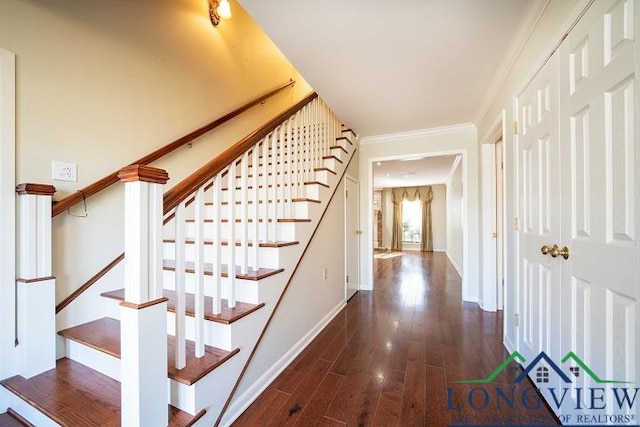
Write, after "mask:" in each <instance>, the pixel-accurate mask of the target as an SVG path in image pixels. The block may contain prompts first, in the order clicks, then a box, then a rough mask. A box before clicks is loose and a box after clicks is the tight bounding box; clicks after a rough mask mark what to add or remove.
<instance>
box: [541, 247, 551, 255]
mask: <svg viewBox="0 0 640 427" xmlns="http://www.w3.org/2000/svg"><path fill="white" fill-rule="evenodd" d="M540 252H542V255H548V254H549V252H551V248H550V247H549V246H547V245H544V246H542V247H541V248H540Z"/></svg>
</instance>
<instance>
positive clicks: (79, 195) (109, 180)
mask: <svg viewBox="0 0 640 427" xmlns="http://www.w3.org/2000/svg"><path fill="white" fill-rule="evenodd" d="M294 83H295V81H294V80H289V81H288V82H287V83H285V84H283V85H280V86H278V87H277V88H275V89H273V90H271V91H269V92H267V93H265V94H263V95H260V96H259V97H257V98H255V99H253V100H252V101H249V102H247V103H246V104H244V105H243V106H241V107H239V108H236V109H235V110H233V111H232V112H230V113H228V114H225V115H224V116H222V117H220V118H218V119H216V120H214V121H212V122H210V123H208V124H206V125H204V126H202V127H200V128H198V129H196V130H194V131H193V132H190V133H188V134H187V135H185V136H183V137H181V138H178V139H176V140H175V141H173V142H171V143H169V144H167V145H165V146H164V147H162V148H159V149H157V150H156V151H154V152H152V153H150V154H147V155H146V156H144V157H142V158H140V159H138V160H136V161H135V162H132V163H131V165H135V164H140V165H148V164H150V163H152V162H155V161H156V160H158V159H160V158H162V157H164V156H166V155H167V154H169V153H171V152H172V151H174V150H176V149H178V148H180V147H182V146H183V145H185V144H187V143H189V142H191V141H193V140H194V139H196V138H198V137H199V136H202V135H204V134H205V133H207V132H209V131H211V130H213V129H215V128H216V127H218V126H220V125H221V124H223V123H225V122H227V121H229V120H231V119H232V118H234V117H236V116H238V115H240V114H241V113H243V112H245V111H247V110H248V109H250V108H251V107H253V106H255V105H257V104H259V103H261V102H263V101H265V100H266V99H268V98H270V97H271V96H273V95H275V94H276V93H278V92H280V91H281V90H284V89H286V88H287V87H289V86H292V85H293V84H294ZM119 171H120V169H118V170H117V171H115V172H113V173H111V174H109V175H107V176H105V177H104V178H102V179H100V180H98V181H96V182H94V183H93V184H90V185H88V186H87V187H85V188H83V189H81V190H78V191H76V192H75V193H72V194H69V195H68V196H67V197H65V198H63V199H61V200H59V201H57V202H55V203H54V205H53V207H52V209H51V216H56V215H58V214H59V213H61V212H64V211H65V210H67V209H69V208H70V207H71V206H74V205H75V204H77V203H80V202H81V201H82V200H83V199H86V198H87V197H91V196H93V195H95V194H97V193H99V192H100V191H102V190H104V189H105V188H107V187H109V186H110V185H112V184H115V183H116V182H118V181H119V179H118V172H119Z"/></svg>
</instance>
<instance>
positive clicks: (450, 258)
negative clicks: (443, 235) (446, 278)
mask: <svg viewBox="0 0 640 427" xmlns="http://www.w3.org/2000/svg"><path fill="white" fill-rule="evenodd" d="M445 253H446V254H447V258H449V262H450V263H451V265H453V268H455V269H456V271H457V272H458V274H459V275H460V277H462V270H461V269H460V267H459V266H458V264H456V262H455V261H454V260H453V258H452V257H451V255H449V251H445Z"/></svg>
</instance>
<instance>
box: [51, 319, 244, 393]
mask: <svg viewBox="0 0 640 427" xmlns="http://www.w3.org/2000/svg"><path fill="white" fill-rule="evenodd" d="M58 334H60V335H62V336H63V337H65V338H67V339H69V340H73V341H76V342H79V343H81V344H84V345H86V346H88V347H91V348H93V349H96V350H98V351H101V352H103V353H106V354H109V355H111V356H113V357H117V358H118V359H119V358H120V321H119V320H116V319H111V318H109V317H103V318H102V319H98V320H94V321H92V322H88V323H84V324H82V325H78V326H74V327H72V328H68V329H65V330H62V331H60V332H58ZM167 346H168V349H167V354H168V361H167V375H168V377H169V378H171V379H172V380H175V381H178V382H180V383H183V384H186V385H192V384H194V383H195V382H197V381H198V380H199V379H200V378H202V377H204V376H205V375H207V374H208V373H209V372H211V371H213V370H214V369H215V368H217V367H218V366H220V365H221V364H223V363H224V362H226V361H227V360H229V359H230V358H231V357H233V356H234V355H235V354H236V353H238V351H240V350H239V349H235V350H233V351H226V350H222V349H219V348H216V347H211V346H205V353H204V356H203V357H201V358H197V357H195V344H194V343H193V341H187V365H186V366H185V367H184V368H182V369H179V370H178V369H176V368H175V367H174V366H175V338H174V337H173V336H171V335H168V336H167Z"/></svg>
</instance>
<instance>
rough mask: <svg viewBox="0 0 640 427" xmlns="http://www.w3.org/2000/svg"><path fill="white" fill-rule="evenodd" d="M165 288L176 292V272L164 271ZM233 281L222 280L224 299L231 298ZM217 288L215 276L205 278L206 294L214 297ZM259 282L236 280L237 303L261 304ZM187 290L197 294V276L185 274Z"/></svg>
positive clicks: (224, 278) (225, 278)
mask: <svg viewBox="0 0 640 427" xmlns="http://www.w3.org/2000/svg"><path fill="white" fill-rule="evenodd" d="M162 278H163V286H164V288H165V289H169V290H175V272H174V271H170V270H164V271H163V274H162ZM230 282H231V281H230V280H229V278H227V277H223V278H222V283H221V287H222V298H223V299H229V297H230V296H231V283H230ZM214 287H215V280H214V277H213V276H204V294H205V295H206V296H212V295H213V290H214ZM258 288H259V286H258V281H256V280H244V279H236V301H242V302H247V303H250V304H259V303H260V302H262V301H260V294H259V291H258ZM185 289H186V292H187V293H191V294H193V293H195V274H193V273H185Z"/></svg>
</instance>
